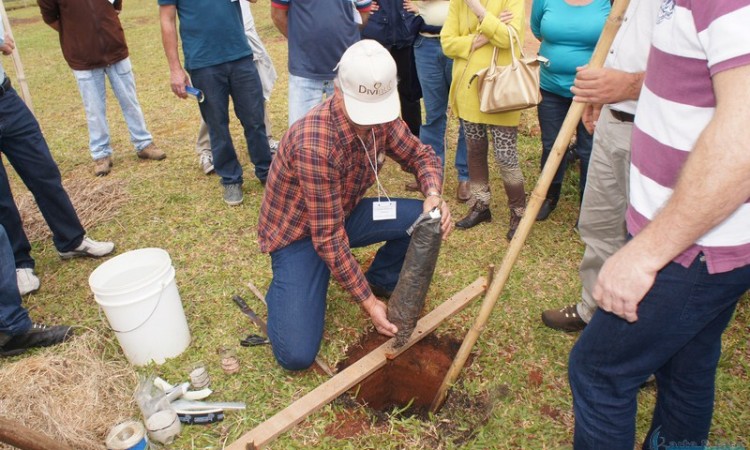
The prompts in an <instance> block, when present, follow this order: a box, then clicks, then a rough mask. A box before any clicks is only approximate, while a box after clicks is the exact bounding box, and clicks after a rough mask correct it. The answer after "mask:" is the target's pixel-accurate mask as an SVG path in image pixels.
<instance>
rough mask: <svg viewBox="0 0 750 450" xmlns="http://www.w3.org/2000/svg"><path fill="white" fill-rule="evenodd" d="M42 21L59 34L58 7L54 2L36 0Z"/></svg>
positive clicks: (51, 0) (54, 0) (52, 0)
mask: <svg viewBox="0 0 750 450" xmlns="http://www.w3.org/2000/svg"><path fill="white" fill-rule="evenodd" d="M37 3H38V4H39V11H41V13H42V20H43V21H44V23H46V24H47V25H49V26H50V28H52V29H53V30H55V31H57V32H58V33H59V32H60V6H59V5H58V4H57V1H56V0H37Z"/></svg>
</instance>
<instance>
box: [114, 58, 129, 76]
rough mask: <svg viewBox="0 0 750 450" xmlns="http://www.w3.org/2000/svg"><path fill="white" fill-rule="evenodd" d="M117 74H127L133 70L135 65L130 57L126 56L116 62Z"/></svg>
mask: <svg viewBox="0 0 750 450" xmlns="http://www.w3.org/2000/svg"><path fill="white" fill-rule="evenodd" d="M114 67H115V71H116V72H117V75H127V74H129V73H130V72H132V71H133V65H132V64H130V58H125V59H123V60H122V61H119V62H116V63H115V64H114Z"/></svg>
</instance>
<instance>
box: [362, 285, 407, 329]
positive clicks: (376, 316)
mask: <svg viewBox="0 0 750 450" xmlns="http://www.w3.org/2000/svg"><path fill="white" fill-rule="evenodd" d="M360 305H361V306H362V309H364V310H365V311H366V312H367V314H369V315H370V319H371V320H372V324H373V325H375V329H376V330H377V331H378V333H380V334H382V335H385V336H389V337H393V336H395V335H396V333H398V328H397V327H396V325H394V324H392V323H391V322H389V321H388V315H387V314H386V313H387V311H388V308H387V306H386V305H385V303H383V302H381V301H380V300H378V299H377V298H375V296H374V295H372V294H370V296H369V297H368V298H367V299H366V300H363V301H362V303H360Z"/></svg>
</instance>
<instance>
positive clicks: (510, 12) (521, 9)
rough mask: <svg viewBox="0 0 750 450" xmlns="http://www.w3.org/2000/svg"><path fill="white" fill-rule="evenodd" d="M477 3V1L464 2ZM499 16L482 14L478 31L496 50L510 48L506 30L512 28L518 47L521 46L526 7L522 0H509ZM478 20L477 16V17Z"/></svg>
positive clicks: (487, 13)
mask: <svg viewBox="0 0 750 450" xmlns="http://www.w3.org/2000/svg"><path fill="white" fill-rule="evenodd" d="M465 1H467V2H469V1H472V2H476V3H479V0H465ZM480 5H481V4H480ZM505 8H506V9H504V10H503V11H502V12H501V13H500V15H499V16H495V15H493V14H491V13H490V12H488V11H485V12H484V14H482V16H481V18H480V22H479V28H478V31H479V33H480V34H481V35H483V36H484V37H486V38H487V39H489V42H490V44H492V45H493V46H495V47H497V48H510V36H509V35H508V28H507V27H513V29H514V30H515V32H516V35H517V36H518V45H521V46H522V45H523V36H524V32H525V30H526V23H525V18H526V10H525V8H526V6H525V4H524V0H509V1H508V2H507V4H506V5H505ZM477 17H478V18H479V15H477Z"/></svg>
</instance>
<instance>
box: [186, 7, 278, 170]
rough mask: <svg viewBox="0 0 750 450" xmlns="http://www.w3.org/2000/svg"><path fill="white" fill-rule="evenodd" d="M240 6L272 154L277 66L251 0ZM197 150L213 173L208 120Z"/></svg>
mask: <svg viewBox="0 0 750 450" xmlns="http://www.w3.org/2000/svg"><path fill="white" fill-rule="evenodd" d="M240 8H241V9H242V22H243V24H244V26H245V36H247V43H248V44H250V48H251V49H252V51H253V62H255V67H256V68H257V69H258V75H259V76H260V84H261V85H262V86H263V99H264V100H265V101H266V108H265V114H264V116H263V121H264V123H265V124H266V134H267V135H268V147H269V149H270V150H271V154H273V153H275V152H276V150H277V149H278V147H279V141H277V140H275V139H273V136H272V132H271V118H270V117H269V115H268V107H267V106H268V101H269V100H270V99H271V91H273V85H274V84H275V83H276V77H277V75H276V68H275V67H274V66H273V61H272V60H271V56H270V55H269V54H268V50H266V47H265V46H264V45H263V41H261V40H260V36H259V35H258V31H257V30H256V29H255V19H254V18H253V13H252V12H251V11H250V2H248V1H241V2H240ZM195 152H196V153H197V154H198V166H199V167H200V168H201V170H202V171H203V173H205V174H206V175H209V174H211V173H213V172H214V157H213V155H212V154H211V140H210V139H209V137H208V125H206V122H205V121H203V120H201V125H200V128H199V129H198V139H197V140H196V142H195Z"/></svg>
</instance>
